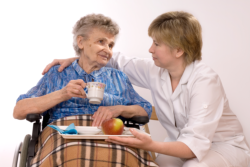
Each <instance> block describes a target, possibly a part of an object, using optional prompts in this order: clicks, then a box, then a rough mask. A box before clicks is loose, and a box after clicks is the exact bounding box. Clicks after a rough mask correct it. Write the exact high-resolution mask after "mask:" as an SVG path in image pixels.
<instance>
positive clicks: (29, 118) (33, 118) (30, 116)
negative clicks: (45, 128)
mask: <svg viewBox="0 0 250 167" xmlns="http://www.w3.org/2000/svg"><path fill="white" fill-rule="evenodd" d="M41 118H42V116H41V114H28V115H27V116H26V120H27V121H29V122H34V121H39V120H40V119H41Z"/></svg>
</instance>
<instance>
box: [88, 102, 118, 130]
mask: <svg viewBox="0 0 250 167" xmlns="http://www.w3.org/2000/svg"><path fill="white" fill-rule="evenodd" d="M121 112H122V106H120V105H117V106H100V107H99V108H98V110H97V111H96V112H95V113H94V115H93V116H92V118H93V119H94V121H93V123H92V126H101V125H102V122H103V121H104V120H106V119H111V118H116V117H118V116H119V115H121Z"/></svg>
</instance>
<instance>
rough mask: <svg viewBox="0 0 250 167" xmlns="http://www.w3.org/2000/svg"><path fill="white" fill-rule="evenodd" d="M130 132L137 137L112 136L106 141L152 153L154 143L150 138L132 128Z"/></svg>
mask: <svg viewBox="0 0 250 167" xmlns="http://www.w3.org/2000/svg"><path fill="white" fill-rule="evenodd" d="M129 130H130V132H131V133H132V134H133V135H134V136H135V138H125V137H124V138H123V137H117V136H110V137H109V138H108V139H106V140H105V141H107V142H112V143H116V144H120V145H127V146H131V147H135V148H140V149H143V150H147V151H151V150H152V148H153V144H154V141H153V140H152V139H151V137H150V136H148V135H146V134H143V133H140V132H137V131H136V130H135V129H133V128H130V129H129Z"/></svg>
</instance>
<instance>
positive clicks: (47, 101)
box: [13, 91, 65, 119]
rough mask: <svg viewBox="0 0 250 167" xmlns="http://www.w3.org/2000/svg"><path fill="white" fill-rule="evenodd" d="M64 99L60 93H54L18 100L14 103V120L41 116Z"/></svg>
mask: <svg viewBox="0 0 250 167" xmlns="http://www.w3.org/2000/svg"><path fill="white" fill-rule="evenodd" d="M64 98H65V97H64V96H63V94H62V93H61V91H56V92H53V93H50V94H47V95H44V96H41V97H34V98H27V99H23V100H20V101H18V102H17V103H16V106H15V108H14V112H13V117H14V118H15V119H25V118H26V115H27V114H31V113H34V114H41V113H43V112H44V111H47V110H48V109H50V108H52V107H54V106H55V105H57V104H58V103H61V102H62V101H64V100H63V99H64Z"/></svg>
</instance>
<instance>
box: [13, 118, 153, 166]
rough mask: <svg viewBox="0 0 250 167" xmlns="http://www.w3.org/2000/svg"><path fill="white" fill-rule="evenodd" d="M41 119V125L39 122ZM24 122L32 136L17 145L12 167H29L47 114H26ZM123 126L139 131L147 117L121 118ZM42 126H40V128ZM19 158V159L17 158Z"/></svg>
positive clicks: (26, 137) (147, 119)
mask: <svg viewBox="0 0 250 167" xmlns="http://www.w3.org/2000/svg"><path fill="white" fill-rule="evenodd" d="M41 119H42V123H41V121H40V120H41ZM26 120H27V121H29V122H34V123H33V129H32V135H30V134H27V135H26V136H25V138H24V140H23V142H21V143H20V144H19V145H17V147H16V149H15V152H14V157H13V163H12V167H17V165H18V160H19V167H30V162H31V159H32V158H33V157H34V156H35V147H36V144H37V142H38V137H39V135H40V133H41V132H42V130H43V129H44V128H45V127H46V126H47V125H48V121H49V114H46V115H45V116H42V115H41V114H28V115H27V116H26ZM122 121H123V123H124V126H126V127H133V128H137V129H140V125H142V124H146V123H148V122H149V118H148V116H134V117H132V118H122ZM41 125H42V126H41ZM19 157H20V158H19Z"/></svg>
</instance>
